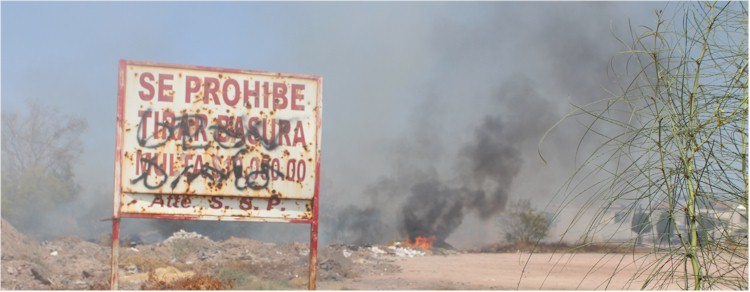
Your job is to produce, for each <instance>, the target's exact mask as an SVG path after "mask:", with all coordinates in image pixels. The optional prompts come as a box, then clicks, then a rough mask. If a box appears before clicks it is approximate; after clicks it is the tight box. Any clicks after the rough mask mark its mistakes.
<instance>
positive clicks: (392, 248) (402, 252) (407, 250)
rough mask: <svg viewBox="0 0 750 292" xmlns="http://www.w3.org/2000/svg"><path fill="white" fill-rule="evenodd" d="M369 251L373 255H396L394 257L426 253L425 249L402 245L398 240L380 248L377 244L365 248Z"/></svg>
mask: <svg viewBox="0 0 750 292" xmlns="http://www.w3.org/2000/svg"><path fill="white" fill-rule="evenodd" d="M367 249H368V250H369V251H370V252H372V254H373V255H375V256H378V255H389V256H396V257H401V258H403V257H410V258H413V257H422V256H425V255H427V253H426V252H425V251H422V250H419V249H413V248H411V247H408V246H403V245H402V244H401V243H400V242H394V243H392V244H389V245H388V246H386V247H384V248H380V247H378V246H370V247H368V248H367Z"/></svg>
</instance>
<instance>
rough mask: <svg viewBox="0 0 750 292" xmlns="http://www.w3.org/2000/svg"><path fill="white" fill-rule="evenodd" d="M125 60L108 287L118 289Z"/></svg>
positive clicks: (119, 97)
mask: <svg viewBox="0 0 750 292" xmlns="http://www.w3.org/2000/svg"><path fill="white" fill-rule="evenodd" d="M126 63H127V62H126V61H125V60H120V63H119V73H118V76H117V118H116V121H115V122H116V132H115V180H114V188H113V193H114V198H113V202H112V259H111V260H112V261H111V267H110V275H109V285H110V289H112V290H117V289H118V279H117V269H118V258H119V246H120V244H119V241H120V194H121V191H122V185H121V181H120V173H121V171H122V160H120V157H121V156H122V142H123V138H124V137H123V135H124V134H123V129H124V125H123V123H124V121H123V113H124V111H125V107H124V105H125V84H126V82H125V81H126V78H127V74H126V69H127V65H126Z"/></svg>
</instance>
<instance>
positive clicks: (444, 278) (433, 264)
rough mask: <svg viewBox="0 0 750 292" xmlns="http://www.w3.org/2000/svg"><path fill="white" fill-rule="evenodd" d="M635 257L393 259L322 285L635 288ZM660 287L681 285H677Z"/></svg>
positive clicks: (638, 283)
mask: <svg viewBox="0 0 750 292" xmlns="http://www.w3.org/2000/svg"><path fill="white" fill-rule="evenodd" d="M636 257H637V255H636ZM639 262H644V260H643V259H642V260H637V259H634V256H633V255H632V254H630V255H625V254H594V253H586V254H575V255H572V254H534V255H532V256H531V257H529V254H528V253H502V254H488V253H480V254H457V255H448V256H426V257H415V258H408V259H403V260H399V261H397V262H396V263H397V266H398V267H399V269H400V270H401V271H400V272H398V273H383V274H382V275H372V276H368V277H362V278H356V279H346V280H345V281H343V282H325V281H324V282H322V283H321V284H320V287H321V288H324V289H329V290H337V289H354V290H425V289H426V290H516V289H521V290H540V289H541V290H607V289H608V290H638V289H641V285H642V284H643V282H644V281H643V280H636V281H631V278H632V276H633V275H634V274H635V273H636V272H637V269H636V264H637V263H639ZM594 265H596V267H594ZM618 265H619V266H618ZM524 269H525V272H523V276H522V271H524ZM616 269H617V272H616V273H615V270H616ZM642 278H644V279H645V276H644V277H642ZM664 288H666V289H670V290H675V289H679V287H678V286H676V285H668V286H666V287H664Z"/></svg>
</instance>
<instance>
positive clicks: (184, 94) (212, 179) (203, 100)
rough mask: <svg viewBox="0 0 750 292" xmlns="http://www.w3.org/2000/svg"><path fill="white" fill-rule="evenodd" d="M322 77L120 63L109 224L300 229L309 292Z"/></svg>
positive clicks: (115, 234)
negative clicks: (306, 250)
mask: <svg viewBox="0 0 750 292" xmlns="http://www.w3.org/2000/svg"><path fill="white" fill-rule="evenodd" d="M322 81H323V79H322V77H320V76H313V75H300V74H283V73H272V72H261V71H251V70H238V69H225V68H212V67H200V66H186V65H174V64H163V63H150V62H138V61H125V60H122V61H120V71H119V82H118V84H119V86H118V100H117V134H116V147H115V188H114V207H113V216H112V218H113V221H112V274H111V285H112V289H117V256H118V247H119V230H120V219H121V218H150V219H173V220H220V221H225V220H233V221H253V222H285V223H303V224H310V225H311V228H310V284H309V288H311V289H314V288H315V279H316V277H315V276H316V261H317V259H316V257H317V238H318V203H319V202H318V198H319V192H320V188H319V184H320V142H321V136H320V132H321V131H320V129H321V122H322V117H321V112H322V102H321V101H322Z"/></svg>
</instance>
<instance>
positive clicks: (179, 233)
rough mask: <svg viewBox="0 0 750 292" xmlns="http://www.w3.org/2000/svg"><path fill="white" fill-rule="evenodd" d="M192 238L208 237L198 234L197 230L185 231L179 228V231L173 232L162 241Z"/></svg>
mask: <svg viewBox="0 0 750 292" xmlns="http://www.w3.org/2000/svg"><path fill="white" fill-rule="evenodd" d="M192 238H197V239H206V240H210V239H209V238H208V237H206V236H203V235H200V234H198V233H197V232H187V231H185V230H182V229H180V231H177V232H175V233H173V234H172V236H170V237H169V238H167V239H166V240H164V243H170V242H172V241H174V240H176V239H192Z"/></svg>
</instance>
